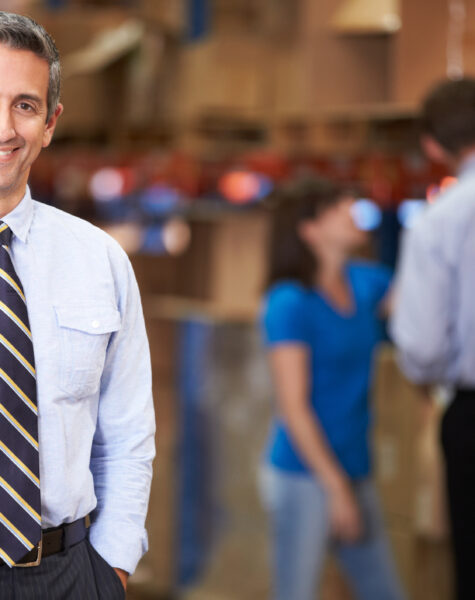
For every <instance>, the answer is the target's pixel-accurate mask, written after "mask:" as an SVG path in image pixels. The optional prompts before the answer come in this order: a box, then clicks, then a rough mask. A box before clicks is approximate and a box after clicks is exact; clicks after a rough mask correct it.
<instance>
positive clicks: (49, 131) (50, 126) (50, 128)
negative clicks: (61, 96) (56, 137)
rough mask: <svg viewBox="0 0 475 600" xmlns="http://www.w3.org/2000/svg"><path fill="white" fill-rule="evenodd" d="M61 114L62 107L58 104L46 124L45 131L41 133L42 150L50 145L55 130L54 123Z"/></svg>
mask: <svg viewBox="0 0 475 600" xmlns="http://www.w3.org/2000/svg"><path fill="white" fill-rule="evenodd" d="M62 112H63V105H62V104H58V106H57V107H56V110H55V111H54V113H53V115H52V116H51V117H50V119H49V121H48V122H47V123H46V126H45V130H44V132H43V148H46V147H47V146H49V145H50V143H51V139H52V137H53V133H54V130H55V129H56V123H57V122H58V119H59V117H60V116H61V113H62Z"/></svg>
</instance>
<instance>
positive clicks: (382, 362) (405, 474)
mask: <svg viewBox="0 0 475 600" xmlns="http://www.w3.org/2000/svg"><path fill="white" fill-rule="evenodd" d="M373 402H374V420H375V428H374V449H375V463H376V481H377V484H378V488H379V493H380V495H381V498H382V500H383V505H384V509H385V511H386V513H387V514H391V515H397V516H400V517H404V518H405V519H406V520H407V521H412V519H413V515H414V505H415V492H414V490H415V477H416V466H415V447H416V436H417V426H418V423H417V411H418V408H419V402H420V397H419V394H418V392H417V390H416V389H415V388H414V387H413V386H411V385H410V384H409V383H408V382H407V381H406V380H405V379H404V378H403V376H402V375H401V372H400V370H399V368H398V366H397V363H396V360H395V354H394V350H393V349H392V347H389V346H382V347H381V348H380V350H379V353H378V357H377V360H376V366H375V375H374V386H373Z"/></svg>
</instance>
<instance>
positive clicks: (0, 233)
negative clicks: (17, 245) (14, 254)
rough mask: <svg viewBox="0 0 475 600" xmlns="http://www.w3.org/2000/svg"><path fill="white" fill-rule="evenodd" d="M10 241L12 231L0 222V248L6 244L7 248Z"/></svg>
mask: <svg viewBox="0 0 475 600" xmlns="http://www.w3.org/2000/svg"><path fill="white" fill-rule="evenodd" d="M11 239H12V230H11V229H10V227H8V225H7V224H6V223H3V221H0V244H1V245H2V246H3V244H6V245H7V246H9V245H10V241H11Z"/></svg>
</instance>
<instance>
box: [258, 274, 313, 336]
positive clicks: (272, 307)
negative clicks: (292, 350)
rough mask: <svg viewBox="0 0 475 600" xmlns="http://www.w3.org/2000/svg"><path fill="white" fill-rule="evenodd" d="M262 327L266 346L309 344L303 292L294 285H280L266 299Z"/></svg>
mask: <svg viewBox="0 0 475 600" xmlns="http://www.w3.org/2000/svg"><path fill="white" fill-rule="evenodd" d="M262 327H263V334H264V342H265V344H266V345H267V346H275V345H277V344H283V343H303V344H308V343H309V333H308V329H309V325H308V322H307V319H306V309H305V291H304V290H302V289H299V288H298V287H297V286H296V285H290V284H288V285H282V286H279V287H278V288H275V289H274V290H272V291H271V292H270V293H269V294H268V296H267V299H266V302H265V306H264V312H263V319H262Z"/></svg>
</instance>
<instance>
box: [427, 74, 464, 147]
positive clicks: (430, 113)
mask: <svg viewBox="0 0 475 600" xmlns="http://www.w3.org/2000/svg"><path fill="white" fill-rule="evenodd" d="M420 122H421V129H422V132H423V133H426V134H428V135H430V136H432V137H433V138H434V139H435V140H437V141H438V142H439V144H440V145H441V146H442V147H443V148H445V150H448V151H449V152H450V153H452V154H458V153H459V152H460V151H461V150H463V149H465V148H468V147H470V146H474V145H475V78H473V77H466V78H464V79H460V80H458V81H443V82H441V83H439V84H438V85H437V86H436V87H435V88H433V89H432V90H431V91H430V92H429V94H428V95H427V97H426V98H425V100H424V102H423V105H422V111H421V118H420Z"/></svg>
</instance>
